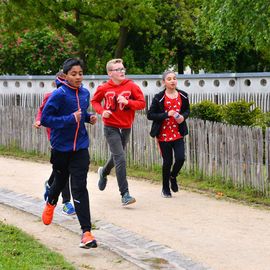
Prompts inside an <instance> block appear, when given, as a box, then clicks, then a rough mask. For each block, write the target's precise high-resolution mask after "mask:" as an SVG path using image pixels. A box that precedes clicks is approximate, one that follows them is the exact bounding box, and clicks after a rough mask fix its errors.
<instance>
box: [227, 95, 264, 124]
mask: <svg viewBox="0 0 270 270" xmlns="http://www.w3.org/2000/svg"><path fill="white" fill-rule="evenodd" d="M223 112H224V114H223V118H224V120H225V121H226V122H227V123H228V124H231V125H238V126H256V125H258V124H259V123H261V120H262V117H263V114H262V112H261V109H260V108H258V107H254V102H247V101H245V100H241V101H236V102H232V103H229V104H227V105H225V106H224V107H223Z"/></svg>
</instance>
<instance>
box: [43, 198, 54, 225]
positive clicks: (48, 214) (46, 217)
mask: <svg viewBox="0 0 270 270" xmlns="http://www.w3.org/2000/svg"><path fill="white" fill-rule="evenodd" d="M55 207H56V205H51V204H49V203H46V206H45V208H44V210H43V213H42V221H43V223H44V224H45V225H50V224H51V223H52V220H53V212H54V209H55Z"/></svg>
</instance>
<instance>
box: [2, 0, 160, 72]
mask: <svg viewBox="0 0 270 270" xmlns="http://www.w3.org/2000/svg"><path fill="white" fill-rule="evenodd" d="M1 8H2V15H3V18H4V21H5V22H6V24H7V25H8V27H9V29H11V30H12V31H14V30H16V31H19V30H24V29H25V28H26V27H27V28H28V29H29V28H31V29H42V27H45V26H49V27H50V28H51V29H54V30H58V31H59V30H60V31H63V30H64V31H65V32H66V33H69V34H71V35H72V36H73V37H74V38H75V39H76V43H77V46H78V56H79V57H80V58H82V59H83V60H84V61H85V63H87V66H88V71H90V72H94V71H96V70H98V72H99V71H100V66H101V64H102V66H103V69H102V70H103V71H105V68H104V66H105V64H103V63H104V62H106V60H108V58H111V57H122V56H123V49H124V48H125V46H126V40H127V34H128V32H129V31H130V29H131V28H132V29H135V30H136V31H138V30H142V31H144V30H145V29H151V28H152V27H154V26H155V21H154V18H155V9H154V8H153V7H152V4H151V1H150V0H143V1H142V0H129V1H124V0H119V1H117V2H115V1H109V0H87V1H80V0H70V1H66V0H57V1H50V0H25V1H22V0H9V1H3V2H2V3H1ZM10 11H12V13H13V14H18V16H17V17H15V16H14V17H15V18H14V17H13V16H11V15H10ZM30 14H31V16H29V15H30ZM18 20H20V22H21V23H18V22H19V21H18ZM104 55H105V57H106V58H107V59H105V57H104ZM94 63H97V65H98V66H96V64H94Z"/></svg>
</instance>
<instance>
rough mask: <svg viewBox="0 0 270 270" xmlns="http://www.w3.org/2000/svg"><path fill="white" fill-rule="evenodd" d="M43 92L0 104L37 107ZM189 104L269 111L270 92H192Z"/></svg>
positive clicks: (4, 98) (0, 99) (1, 98)
mask: <svg viewBox="0 0 270 270" xmlns="http://www.w3.org/2000/svg"><path fill="white" fill-rule="evenodd" d="M43 96H44V95H43V94H26V93H22V94H0V107H1V106H22V107H27V108H28V107H29V108H37V107H38V106H39V105H40V104H41V101H42V99H43ZM152 98H153V95H149V96H146V101H147V108H148V107H149V106H150V104H151V101H152ZM189 100H190V103H191V104H196V103H199V102H201V101H203V100H210V101H212V102H215V103H217V104H222V105H224V104H228V103H230V102H234V101H238V100H246V101H248V102H249V101H254V103H255V106H256V107H259V108H261V110H262V111H263V112H269V111H270V93H193V94H190V95H189Z"/></svg>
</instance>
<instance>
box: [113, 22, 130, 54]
mask: <svg viewBox="0 0 270 270" xmlns="http://www.w3.org/2000/svg"><path fill="white" fill-rule="evenodd" d="M127 34H128V28H127V27H126V26H121V27H120V33H119V38H118V41H117V44H116V49H115V53H114V57H115V58H122V56H123V52H124V48H125V46H126V41H127Z"/></svg>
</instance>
